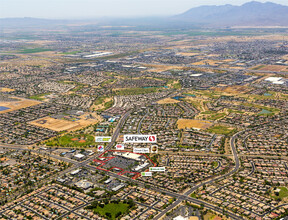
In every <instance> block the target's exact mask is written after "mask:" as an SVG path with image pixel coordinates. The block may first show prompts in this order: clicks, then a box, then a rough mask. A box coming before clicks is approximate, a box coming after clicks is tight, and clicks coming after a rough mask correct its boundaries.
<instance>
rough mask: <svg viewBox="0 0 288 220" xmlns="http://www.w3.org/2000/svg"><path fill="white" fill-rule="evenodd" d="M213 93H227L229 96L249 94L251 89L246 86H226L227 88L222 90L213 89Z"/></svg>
mask: <svg viewBox="0 0 288 220" xmlns="http://www.w3.org/2000/svg"><path fill="white" fill-rule="evenodd" d="M214 90H215V91H218V92H225V93H229V94H231V93H232V94H239V93H246V92H249V91H250V90H251V89H249V88H248V87H246V86H227V87H223V88H215V89H214Z"/></svg>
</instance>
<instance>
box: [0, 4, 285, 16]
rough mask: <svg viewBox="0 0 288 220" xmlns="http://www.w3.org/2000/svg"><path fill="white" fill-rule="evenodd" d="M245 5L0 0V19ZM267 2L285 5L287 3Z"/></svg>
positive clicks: (165, 12) (164, 12)
mask: <svg viewBox="0 0 288 220" xmlns="http://www.w3.org/2000/svg"><path fill="white" fill-rule="evenodd" d="M258 1H261V2H266V1H267V0H264V1H263V0H258ZM245 2H249V0H0V17H1V18H3V17H38V18H96V17H120V16H121V17H131V16H151V15H152V16H163V15H164V16H165V15H174V14H179V13H182V12H184V11H187V10H188V9H190V8H192V7H196V6H200V5H222V4H233V5H240V4H243V3H245ZM271 2H275V3H279V4H285V5H288V1H287V0H271Z"/></svg>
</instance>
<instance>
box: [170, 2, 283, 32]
mask: <svg viewBox="0 0 288 220" xmlns="http://www.w3.org/2000/svg"><path fill="white" fill-rule="evenodd" d="M172 20H178V21H183V22H189V23H196V24H203V25H207V26H288V6H284V5H279V4H275V3H272V2H266V3H260V2H256V1H252V2H249V3H246V4H244V5H242V6H233V5H222V6H201V7H197V8H192V9H190V10H189V11H187V12H185V13H183V14H180V15H176V16H174V17H173V18H172Z"/></svg>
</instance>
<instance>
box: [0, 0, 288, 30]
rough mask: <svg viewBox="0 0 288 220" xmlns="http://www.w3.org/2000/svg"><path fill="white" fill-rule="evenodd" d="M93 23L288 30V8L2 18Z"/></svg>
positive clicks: (10, 23) (7, 22)
mask: <svg viewBox="0 0 288 220" xmlns="http://www.w3.org/2000/svg"><path fill="white" fill-rule="evenodd" d="M83 22H84V23H85V22H86V23H91V24H98V25H103V24H105V25H132V26H139V25H144V26H147V27H154V26H156V27H166V26H167V27H172V26H173V27H182V26H183V27H204V28H205V27H233V26H250V27H253V26H285V27H288V6H284V5H280V4H275V3H272V2H266V3H261V2H256V1H252V2H248V3H246V4H243V5H241V6H235V5H230V4H227V5H221V6H216V5H212V6H200V7H196V8H192V9H190V10H188V11H186V12H185V13H183V14H179V15H175V16H172V17H165V18H164V17H162V18H161V17H158V18H156V17H155V18H138V19H136V18H133V19H132V18H130V19H112V18H110V19H109V18H102V19H91V20H89V21H85V20H82V21H81V20H53V19H39V18H2V19H1V18H0V28H13V27H18V28H22V29H23V28H25V27H33V28H39V27H51V26H53V27H56V26H61V25H68V24H82V23H83Z"/></svg>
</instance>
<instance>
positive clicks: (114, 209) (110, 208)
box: [93, 203, 129, 219]
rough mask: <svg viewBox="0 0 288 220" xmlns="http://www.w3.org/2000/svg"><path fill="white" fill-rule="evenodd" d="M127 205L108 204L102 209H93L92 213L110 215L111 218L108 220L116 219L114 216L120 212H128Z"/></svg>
mask: <svg viewBox="0 0 288 220" xmlns="http://www.w3.org/2000/svg"><path fill="white" fill-rule="evenodd" d="M128 207H129V205H128V204H125V203H119V204H114V203H109V204H107V205H105V206H104V207H103V208H101V207H100V206H98V207H97V208H95V209H93V210H94V212H96V213H98V214H100V215H102V216H106V213H110V214H111V218H110V219H116V217H115V216H116V214H117V213H119V212H121V213H126V212H127V211H128Z"/></svg>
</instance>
